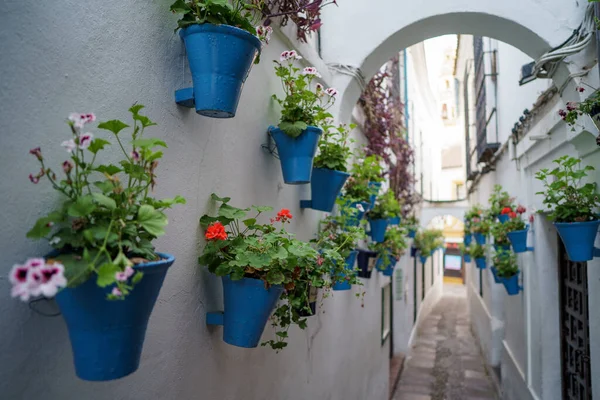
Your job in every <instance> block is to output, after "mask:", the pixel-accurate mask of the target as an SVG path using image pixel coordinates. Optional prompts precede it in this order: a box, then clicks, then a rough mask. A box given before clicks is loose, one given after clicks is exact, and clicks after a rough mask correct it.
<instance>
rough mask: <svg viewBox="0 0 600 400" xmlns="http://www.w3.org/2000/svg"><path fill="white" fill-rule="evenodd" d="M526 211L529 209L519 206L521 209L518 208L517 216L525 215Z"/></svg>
mask: <svg viewBox="0 0 600 400" xmlns="http://www.w3.org/2000/svg"><path fill="white" fill-rule="evenodd" d="M525 211H527V209H526V208H525V207H523V206H522V205H519V207H517V214H523V213H524V212H525Z"/></svg>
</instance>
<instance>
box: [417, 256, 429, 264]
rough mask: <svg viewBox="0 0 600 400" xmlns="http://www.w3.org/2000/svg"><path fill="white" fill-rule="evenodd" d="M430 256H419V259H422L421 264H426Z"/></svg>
mask: <svg viewBox="0 0 600 400" xmlns="http://www.w3.org/2000/svg"><path fill="white" fill-rule="evenodd" d="M428 258H429V257H428V256H419V259H420V260H421V264H425V263H426V262H427V259H428Z"/></svg>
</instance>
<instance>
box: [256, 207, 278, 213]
mask: <svg viewBox="0 0 600 400" xmlns="http://www.w3.org/2000/svg"><path fill="white" fill-rule="evenodd" d="M252 208H253V209H255V210H256V211H258V212H260V213H263V212H269V211H273V207H270V206H252Z"/></svg>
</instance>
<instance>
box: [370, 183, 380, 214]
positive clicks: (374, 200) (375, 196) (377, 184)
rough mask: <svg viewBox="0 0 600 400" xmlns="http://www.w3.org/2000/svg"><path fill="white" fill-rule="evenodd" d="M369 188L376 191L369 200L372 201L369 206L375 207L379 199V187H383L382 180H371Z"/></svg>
mask: <svg viewBox="0 0 600 400" xmlns="http://www.w3.org/2000/svg"><path fill="white" fill-rule="evenodd" d="M369 189H371V190H373V191H374V192H375V193H373V194H372V195H371V198H370V200H369V201H370V202H371V204H370V206H369V208H373V207H375V202H376V201H377V196H378V195H379V189H381V182H369Z"/></svg>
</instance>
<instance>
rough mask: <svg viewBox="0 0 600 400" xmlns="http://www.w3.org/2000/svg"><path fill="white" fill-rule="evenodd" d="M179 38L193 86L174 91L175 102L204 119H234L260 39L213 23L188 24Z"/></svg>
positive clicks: (237, 29)
mask: <svg viewBox="0 0 600 400" xmlns="http://www.w3.org/2000/svg"><path fill="white" fill-rule="evenodd" d="M179 35H180V36H181V38H182V39H183V41H184V43H185V49H186V53H187V58H188V62H189V65H190V72H191V74H192V81H193V84H194V87H193V88H187V89H181V90H178V91H177V92H175V101H176V102H177V103H178V104H180V105H183V106H186V107H190V108H191V107H195V108H196V112H197V113H198V114H200V115H204V116H206V117H212V118H232V117H235V113H236V110H237V106H238V102H239V101H240V94H241V92H242V87H243V86H244V82H245V81H246V78H247V77H248V74H249V73H250V68H251V67H252V63H253V62H254V59H255V57H256V56H257V55H258V53H259V52H260V49H261V43H260V40H259V39H258V38H257V37H256V36H254V35H251V34H250V33H248V32H247V31H245V30H243V29H239V28H236V27H233V26H229V25H213V24H200V25H199V24H195V25H190V26H188V27H187V28H183V29H182V30H181V31H180V32H179Z"/></svg>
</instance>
